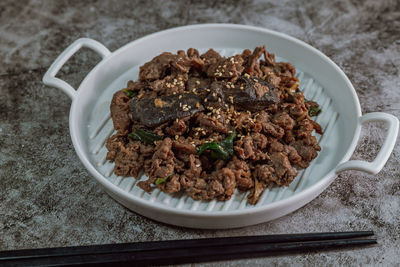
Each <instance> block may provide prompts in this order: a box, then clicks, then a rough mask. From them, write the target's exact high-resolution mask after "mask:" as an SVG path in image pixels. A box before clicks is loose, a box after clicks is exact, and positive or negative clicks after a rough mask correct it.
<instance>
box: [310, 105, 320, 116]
mask: <svg viewBox="0 0 400 267" xmlns="http://www.w3.org/2000/svg"><path fill="white" fill-rule="evenodd" d="M321 112H322V110H321V109H320V108H318V107H310V109H309V110H308V114H309V115H310V116H311V117H314V116H318V115H319V114H320V113H321Z"/></svg>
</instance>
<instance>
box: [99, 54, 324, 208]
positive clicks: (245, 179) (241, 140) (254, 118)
mask: <svg viewBox="0 0 400 267" xmlns="http://www.w3.org/2000/svg"><path fill="white" fill-rule="evenodd" d="M262 55H264V60H260V61H259V60H258V59H259V58H260V57H261V56H262ZM294 75H295V69H294V67H293V66H292V65H291V64H290V63H284V62H276V61H275V55H274V54H271V53H269V52H268V51H267V50H266V49H265V46H264V47H257V48H256V49H254V51H253V52H252V51H250V50H248V49H246V50H244V51H243V53H242V54H238V55H234V56H231V57H228V58H226V57H222V56H221V55H219V54H218V53H217V52H216V51H214V50H213V49H210V50H208V51H207V52H206V53H204V54H202V55H200V53H199V52H198V51H197V50H196V49H193V48H190V49H189V50H188V51H187V53H185V52H184V51H178V52H177V54H172V53H168V52H165V53H162V54H161V55H159V56H157V57H155V58H154V59H153V60H151V61H150V62H147V63H145V64H144V65H143V66H142V67H141V68H140V73H139V79H138V81H129V82H128V85H127V90H129V91H134V92H135V93H136V96H135V97H133V98H132V99H130V98H129V97H128V95H127V94H126V93H125V92H124V91H122V90H121V91H118V92H117V93H115V94H114V97H113V99H112V102H111V106H110V108H111V116H112V119H113V123H114V128H115V129H116V130H117V133H116V134H115V135H113V136H111V137H110V138H109V139H108V140H107V142H106V147H107V149H108V153H107V160H110V161H113V162H114V163H115V167H114V173H115V174H117V175H121V176H134V177H138V176H140V175H141V174H142V173H143V172H144V173H146V174H147V175H148V177H149V179H148V180H147V181H141V182H139V183H138V186H139V187H141V188H142V189H143V190H145V191H146V192H150V191H151V190H153V189H154V188H156V187H158V188H160V189H161V190H163V191H165V192H167V193H176V192H184V193H186V194H188V195H189V196H191V197H192V198H193V199H197V200H211V199H218V200H227V199H230V198H231V196H232V195H233V193H234V191H235V188H237V189H239V190H242V191H246V190H249V191H250V194H249V197H248V202H249V203H250V204H255V203H257V201H258V199H259V197H260V196H261V194H262V192H263V191H264V190H265V188H266V187H267V186H269V185H270V184H274V185H278V186H287V185H289V184H290V183H291V181H292V180H293V179H294V178H295V176H296V175H297V171H298V170H300V169H303V168H305V167H307V166H308V165H309V164H310V162H311V161H312V160H313V159H314V158H315V157H316V156H317V154H318V153H317V152H318V151H319V150H320V149H321V148H320V147H319V145H318V144H317V141H316V138H315V137H314V136H313V135H312V133H313V130H316V132H317V133H322V131H321V128H320V126H319V125H318V123H316V122H314V121H313V120H312V118H311V117H310V116H309V114H308V110H309V109H310V108H311V107H316V106H317V104H316V103H314V102H307V103H305V99H304V96H303V94H302V93H301V91H300V90H299V89H298V84H299V82H298V80H297V79H296V78H295V77H294ZM134 127H139V128H141V129H144V130H145V131H148V132H152V133H154V134H157V135H159V136H161V137H162V140H158V141H155V142H154V144H143V143H141V142H140V141H137V140H133V139H131V138H130V137H128V133H129V132H131V131H132V130H134ZM231 131H235V132H236V134H237V137H236V138H235V139H234V140H233V150H234V153H233V156H232V157H231V158H230V159H229V160H225V161H224V160H215V159H214V158H212V157H211V151H206V152H205V153H203V154H201V155H198V154H197V151H198V150H197V149H198V147H199V146H201V145H202V144H204V143H212V142H215V143H217V144H221V142H222V141H223V140H224V139H225V138H227V137H228V136H229V134H230V133H231ZM157 179H163V182H161V183H156V181H157Z"/></svg>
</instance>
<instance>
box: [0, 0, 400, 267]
mask: <svg viewBox="0 0 400 267" xmlns="http://www.w3.org/2000/svg"><path fill="white" fill-rule="evenodd" d="M190 2H192V3H190ZM217 2H218V3H217ZM399 3H400V2H399V1H395V0H393V1H374V0H370V1H336V0H335V1H326V2H324V3H323V4H321V3H320V1H316V0H312V1H305V0H304V1H297V2H294V1H293V2H291V1H281V0H274V1H241V2H239V1H238V2H233V1H232V2H229V1H202V2H200V1H181V2H178V1H176V2H174V1H163V4H161V1H160V2H157V1H137V3H134V2H131V1H109V2H106V1H104V2H103V1H101V2H96V1H11V0H10V1H8V0H3V1H1V3H0V59H1V65H0V250H8V249H21V248H40V247H54V246H73V245H84V244H101V243H117V242H133V241H148V240H168V239H178V238H199V237H220V236H237V235H259V234H269V233H293V232H319V231H347V230H367V229H372V230H374V231H375V232H376V236H377V238H378V239H379V244H378V245H376V246H373V247H368V248H363V249H352V250H340V251H330V252H321V253H310V254H294V255H288V256H275V257H268V258H267V257H266V258H257V259H247V260H238V261H230V262H224V263H225V264H227V265H231V266H243V265H244V264H249V265H250V264H251V265H260V266H261V265H292V264H293V265H303V266H309V265H314V266H323V265H331V266H332V265H371V266H373V265H377V264H378V265H379V264H380V265H383V266H388V265H389V266H390V265H397V266H398V265H399V264H400V260H399V258H398V254H399V251H400V164H399V158H400V147H399V146H398V144H397V145H396V147H395V149H394V151H393V154H392V155H391V157H390V158H389V161H388V162H387V164H386V166H385V167H384V168H383V170H382V171H381V172H380V173H379V174H377V175H369V174H365V173H362V172H356V171H347V172H342V173H341V174H340V175H339V176H338V178H337V179H336V180H335V181H334V182H333V184H332V185H330V186H329V188H328V189H327V190H326V191H324V192H323V193H322V194H321V195H320V196H318V197H317V198H316V199H314V200H313V201H312V202H310V203H309V204H307V205H306V206H304V207H303V208H301V209H299V210H297V211H295V212H293V213H291V214H289V215H287V216H284V217H282V218H279V219H277V220H274V221H271V222H267V223H263V224H259V225H255V226H251V227H246V228H240V229H234V230H223V231H222V230H218V231H217V230H193V229H184V228H180V227H174V226H169V225H165V224H162V223H158V222H155V221H152V220H149V219H147V218H145V217H142V216H140V215H138V214H135V213H134V212H131V211H129V210H128V209H126V208H124V207H123V206H121V205H119V204H118V203H117V202H115V201H114V200H113V199H112V198H110V197H109V196H108V195H107V194H106V193H105V192H104V190H103V189H102V187H101V186H100V185H99V184H98V183H96V181H95V179H93V178H92V177H91V175H90V174H89V173H88V172H87V171H86V169H85V168H84V166H83V165H82V164H81V162H80V160H79V159H78V157H77V155H76V154H75V150H74V148H73V146H72V142H71V139H70V135H69V129H68V115H69V109H70V104H71V101H70V99H69V98H68V96H67V95H65V94H64V93H62V92H61V91H60V90H57V89H55V88H50V87H46V86H44V85H43V83H42V82H41V79H42V76H43V74H44V72H45V71H46V70H47V68H48V67H49V66H50V64H51V63H52V62H53V61H54V59H55V58H56V57H57V56H58V55H59V54H60V53H61V52H62V51H63V50H64V49H65V48H66V47H67V46H68V45H69V44H70V43H72V42H73V41H74V40H76V39H77V38H80V37H89V38H93V39H96V40H98V41H100V42H101V43H103V44H104V45H105V46H106V47H108V48H109V49H110V50H111V51H113V50H115V49H117V48H119V47H121V46H123V45H124V44H126V43H128V42H130V41H132V40H135V39H137V38H139V37H142V36H145V35H147V34H150V33H153V32H157V31H160V30H163V29H167V28H171V27H175V26H180V25H189V24H197V23H207V22H225V23H239V24H248V25H256V26H261V27H266V28H269V29H273V30H277V31H280V32H283V33H287V34H289V35H292V36H294V37H296V38H299V39H301V40H303V41H305V42H307V43H309V44H311V45H312V46H314V47H316V48H317V49H320V50H321V51H322V52H323V53H325V54H326V55H328V56H329V57H330V58H332V59H333V61H334V62H336V63H337V64H338V65H339V66H340V67H341V68H342V69H343V70H344V71H345V73H346V74H347V75H348V77H349V78H350V80H351V81H352V83H353V84H354V87H355V89H356V91H357V94H358V97H359V99H360V102H361V107H362V111H363V113H366V112H372V111H382V112H387V113H391V114H393V115H395V116H397V117H399V116H400V74H399V71H400V4H399ZM98 60H99V58H98V57H97V56H95V55H94V53H93V52H89V51H85V50H83V51H81V52H79V53H78V54H77V55H76V56H74V57H73V58H72V59H71V60H70V61H69V62H68V63H67V66H66V67H64V68H63V69H62V72H61V74H59V76H60V77H62V78H63V79H65V80H67V81H68V82H70V83H71V84H72V85H73V86H74V87H77V85H79V83H80V81H81V80H82V79H83V78H84V77H85V75H86V74H87V73H88V71H89V70H90V69H91V68H92V67H93V66H94V65H95V64H96V63H97V62H98ZM384 136H385V131H384V130H383V129H382V125H380V124H374V123H371V124H368V125H365V127H364V128H363V131H362V138H361V139H360V142H359V145H358V148H357V151H356V153H355V155H354V158H358V159H365V160H372V159H373V158H374V156H375V155H376V152H377V149H379V147H380V144H381V143H382V140H383V139H384ZM220 264H221V262H217V263H209V264H205V265H208V266H218V265H220Z"/></svg>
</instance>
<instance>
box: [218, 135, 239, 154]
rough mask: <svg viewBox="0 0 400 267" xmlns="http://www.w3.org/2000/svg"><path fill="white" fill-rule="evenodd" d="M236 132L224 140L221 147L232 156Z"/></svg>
mask: <svg viewBox="0 0 400 267" xmlns="http://www.w3.org/2000/svg"><path fill="white" fill-rule="evenodd" d="M235 137H236V132H235V131H233V132H232V133H231V134H230V135H229V136H228V137H227V138H225V139H224V140H222V142H221V146H222V147H223V148H224V149H225V151H226V152H228V154H229V155H230V156H232V155H233V140H235Z"/></svg>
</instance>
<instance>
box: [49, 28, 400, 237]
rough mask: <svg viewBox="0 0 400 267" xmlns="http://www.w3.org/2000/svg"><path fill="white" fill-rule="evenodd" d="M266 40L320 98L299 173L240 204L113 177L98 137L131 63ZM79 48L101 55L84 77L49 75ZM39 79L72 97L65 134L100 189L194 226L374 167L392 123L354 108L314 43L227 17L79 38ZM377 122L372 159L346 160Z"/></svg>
mask: <svg viewBox="0 0 400 267" xmlns="http://www.w3.org/2000/svg"><path fill="white" fill-rule="evenodd" d="M263 44H266V46H267V49H268V51H270V52H273V53H275V54H276V55H277V56H278V59H282V58H283V59H284V60H286V61H289V62H291V63H292V64H294V65H295V67H296V69H297V70H298V77H299V79H300V82H301V89H302V90H303V91H304V94H305V95H306V97H307V98H309V99H314V100H316V101H318V103H320V104H321V105H322V110H323V112H322V113H321V115H319V117H318V118H317V121H318V122H319V123H320V124H321V126H322V127H323V130H324V132H325V133H324V135H323V136H322V137H321V136H318V137H317V138H318V139H319V142H320V145H321V147H322V150H321V152H320V153H319V155H318V157H317V158H316V159H315V160H314V161H313V162H312V164H311V165H310V166H309V167H308V168H307V169H306V170H305V171H302V172H300V174H299V175H298V176H297V178H296V179H295V180H294V181H293V183H292V184H291V185H290V186H289V187H283V188H268V189H267V190H266V191H265V192H264V194H263V195H262V197H261V199H260V201H259V202H258V204H257V205H255V206H252V205H248V204H246V196H245V195H244V194H240V193H238V192H236V193H235V195H234V196H233V197H232V199H231V200H229V201H227V202H218V201H211V202H203V201H193V200H192V199H191V198H188V197H186V196H170V195H167V194H165V193H163V192H160V191H158V190H155V191H154V192H153V193H152V194H151V195H149V194H147V193H144V192H143V191H142V190H141V189H140V188H138V187H136V186H135V184H136V182H137V181H136V180H135V179H134V178H122V177H116V176H115V175H114V174H113V173H112V170H113V164H112V163H110V162H107V161H106V160H105V155H106V152H107V150H106V148H105V146H104V143H105V140H106V139H107V137H108V136H110V135H111V134H112V133H113V131H114V130H113V127H112V121H111V119H110V113H109V104H110V101H111V97H112V94H113V93H114V92H115V91H117V90H119V89H121V88H123V87H125V85H126V83H127V81H128V80H131V79H132V80H135V79H137V73H138V67H139V66H140V65H142V64H143V63H145V62H146V61H149V60H151V59H152V58H153V57H154V56H156V55H158V54H160V53H161V52H163V51H171V52H176V51H177V50H179V49H184V50H186V49H187V48H189V47H194V48H197V49H199V50H200V52H203V51H205V50H207V49H208V48H214V49H216V50H217V51H219V52H220V53H222V54H224V55H231V54H233V53H239V52H241V51H242V50H243V49H245V48H250V49H253V48H254V47H255V46H259V45H263ZM81 47H88V48H91V49H93V50H94V51H95V52H97V53H99V54H100V55H101V56H102V57H103V59H102V61H101V62H100V63H99V64H98V65H97V66H96V67H95V68H94V69H93V70H92V71H91V72H90V73H89V74H88V75H87V76H86V78H85V79H84V80H83V82H82V83H81V85H80V86H79V88H78V89H77V90H74V89H73V88H72V87H71V86H70V85H69V84H68V83H66V82H64V81H62V80H60V79H58V78H56V77H55V75H56V73H57V72H58V71H59V70H60V68H61V67H62V65H63V64H64V63H65V62H66V61H67V60H68V59H69V58H70V57H71V56H72V55H73V54H74V53H75V52H76V51H78V50H79V49H80V48H81ZM43 82H44V83H45V84H46V85H49V86H54V87H56V88H59V89H61V90H62V91H64V92H65V93H66V94H67V95H68V96H69V97H70V98H71V99H72V106H71V111H70V117H69V118H70V120H69V126H70V133H71V138H72V142H73V144H74V147H75V150H76V152H77V154H78V156H79V158H80V159H81V161H82V162H83V164H84V165H85V167H86V168H87V169H88V170H89V172H90V173H91V174H92V175H93V176H94V177H95V178H96V180H97V181H98V182H100V183H101V184H102V185H103V186H104V188H105V189H106V191H107V192H108V193H109V194H110V195H111V196H112V197H113V198H115V199H116V200H117V201H119V202H120V203H122V204H123V205H124V206H126V207H128V208H129V209H131V210H133V211H135V212H137V213H139V214H142V215H144V216H147V217H150V218H152V219H154V220H157V221H161V222H165V223H169V224H174V225H179V226H186V227H193V228H218V229H222V228H234V227H242V226H247V225H253V224H257V223H261V222H265V221H268V220H272V219H275V218H278V217H280V216H283V215H286V214H288V213H290V212H292V211H294V210H296V209H298V208H300V207H301V206H303V205H305V204H306V203H308V202H309V201H311V200H312V199H314V198H315V197H316V196H318V195H319V194H320V193H321V192H322V191H323V190H324V189H325V188H326V187H327V186H328V185H329V184H330V183H331V182H332V181H333V180H334V178H335V176H336V174H337V173H338V172H341V171H344V170H360V171H365V172H369V173H377V172H379V171H380V170H381V169H382V167H383V166H384V164H385V163H386V161H387V159H388V158H389V155H390V153H391V151H392V150H393V147H394V144H395V141H396V137H397V133H398V127H399V123H398V120H397V118H395V117H394V116H392V115H389V114H385V113H369V114H365V115H361V109H360V104H359V101H358V98H357V95H356V92H355V90H354V88H353V86H352V85H351V83H350V81H349V80H348V78H347V77H346V75H345V74H344V73H343V71H341V70H340V68H339V67H338V66H337V65H336V64H335V63H333V62H332V61H331V60H330V59H329V58H328V57H326V56H325V55H324V54H322V53H321V52H320V51H318V50H316V49H315V48H313V47H311V46H309V45H307V44H306V43H304V42H302V41H299V40H297V39H295V38H293V37H290V36H287V35H285V34H282V33H278V32H274V31H271V30H267V29H264V28H257V27H251V26H244V25H230V24H204V25H193V26H186V27H179V28H175V29H170V30H166V31H162V32H158V33H155V34H151V35H149V36H146V37H144V38H141V39H138V40H136V41H133V42H131V43H129V44H127V45H125V46H123V47H122V48H120V49H118V50H116V51H115V52H112V53H111V52H110V51H109V50H108V49H107V48H105V47H104V46H103V45H102V44H100V43H99V42H97V41H94V40H91V39H87V38H83V39H79V40H77V41H75V42H74V43H72V44H71V45H70V46H69V47H68V48H67V49H66V50H65V51H64V52H63V53H62V54H61V55H60V56H59V57H58V58H57V59H56V60H55V61H54V63H53V64H52V65H51V67H50V68H49V70H48V71H47V73H46V74H45V76H44V77H43ZM369 121H383V122H385V123H386V124H387V125H388V131H387V136H386V139H385V141H384V143H383V145H382V148H381V149H380V151H379V153H378V155H377V157H376V159H375V160H374V161H373V162H365V161H354V160H351V161H349V159H350V156H351V155H352V153H353V151H354V149H355V147H356V144H357V141H358V138H359V136H360V131H361V125H362V124H363V123H367V122H369Z"/></svg>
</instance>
